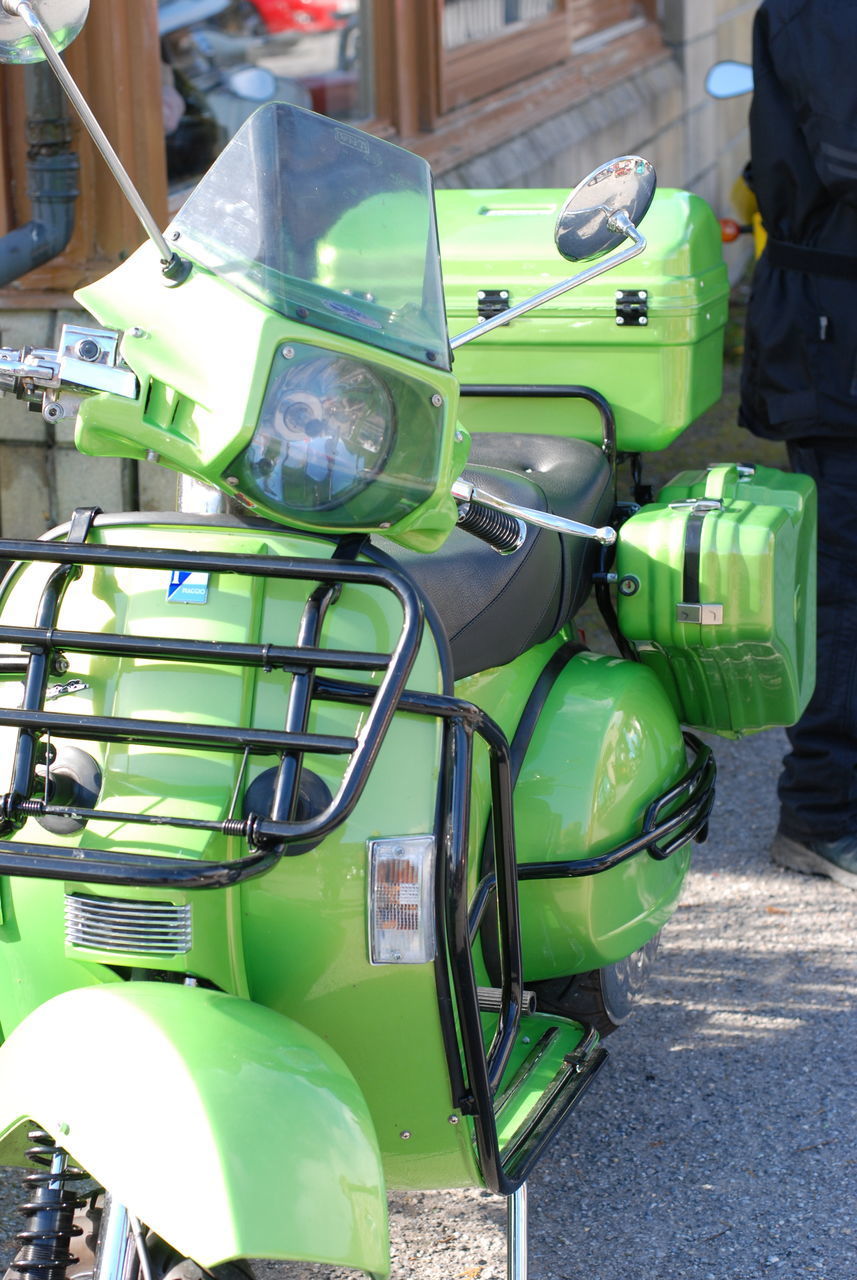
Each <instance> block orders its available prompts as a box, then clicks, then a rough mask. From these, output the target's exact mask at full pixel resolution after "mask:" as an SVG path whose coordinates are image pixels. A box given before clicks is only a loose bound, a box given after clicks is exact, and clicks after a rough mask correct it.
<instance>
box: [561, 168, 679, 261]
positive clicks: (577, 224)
mask: <svg viewBox="0 0 857 1280" xmlns="http://www.w3.org/2000/svg"><path fill="white" fill-rule="evenodd" d="M656 186H657V177H656V175H655V170H654V168H653V166H652V165H650V164H649V162H648V160H643V159H642V158H641V157H640V156H620V157H619V158H618V159H617V160H611V161H610V163H609V164H605V165H602V166H601V168H600V169H596V170H595V172H594V173H590V174H589V176H588V177H587V178H584V179H583V181H582V182H579V183H578V184H577V186H576V187H575V188H574V190H573V191H572V193H571V195H570V196H569V197H568V199H567V200H566V202H565V204H564V205H563V206H562V208H561V209H560V211H559V217H558V218H557V220H556V228H555V230H554V240H555V242H556V247H557V249H558V250H559V252H560V253H561V254H562V256H563V257H564V258H568V259H569V260H570V261H571V262H583V261H585V260H586V259H589V258H601V257H603V256H604V254H605V253H610V251H611V250H612V249H615V248H617V247H618V246H619V245H620V244H621V243H622V241H623V240H625V239H627V237H626V234H625V232H624V231H622V230H621V228H618V227H615V226H614V225H612V218H613V215H614V214H615V213H619V212H623V213H625V214H626V215H627V217H628V219H629V220H630V221H631V222H633V224H634V226H637V224H638V223H639V222H640V221H641V220H642V218H643V216H644V215H645V213H646V210H647V209H648V207H649V205H650V204H651V203H652V197H653V195H654V194H655V187H656Z"/></svg>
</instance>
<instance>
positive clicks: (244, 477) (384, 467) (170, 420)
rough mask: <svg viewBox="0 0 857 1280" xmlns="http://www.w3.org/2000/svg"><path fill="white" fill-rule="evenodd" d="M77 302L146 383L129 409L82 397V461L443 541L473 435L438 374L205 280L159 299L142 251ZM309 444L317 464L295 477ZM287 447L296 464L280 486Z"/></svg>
mask: <svg viewBox="0 0 857 1280" xmlns="http://www.w3.org/2000/svg"><path fill="white" fill-rule="evenodd" d="M77 296H78V297H79V298H80V300H81V301H82V302H83V304H84V305H85V306H86V307H87V309H88V310H89V311H90V312H91V313H92V314H93V315H94V316H95V317H96V319H97V320H98V321H99V323H100V324H102V325H105V326H107V327H111V328H115V329H124V330H125V336H124V338H123V341H122V346H121V352H122V356H123V358H124V360H125V361H126V363H127V364H128V365H129V366H130V367H131V368H132V369H133V370H134V373H135V374H136V375H137V378H138V380H139V382H140V395H139V397H138V398H137V399H136V400H124V401H123V400H120V399H119V398H118V397H115V396H111V395H106V394H99V395H95V396H92V397H89V398H88V399H86V400H84V401H83V403H82V404H81V406H80V409H79V413H78V419H77V424H76V430H75V443H76V445H77V447H78V449H79V450H80V451H81V452H82V453H88V454H94V455H97V456H104V457H124V458H138V459H148V460H150V461H157V462H158V463H160V464H161V465H162V466H166V467H169V468H171V469H172V470H174V471H179V472H181V473H183V474H186V475H190V476H193V477H195V478H196V479H199V480H202V481H204V482H206V483H208V484H212V485H215V486H217V487H218V488H221V489H223V490H225V491H226V492H227V493H231V494H233V495H234V496H236V497H237V498H238V499H239V500H241V501H243V502H244V503H246V505H247V506H248V508H249V509H250V510H252V511H253V512H254V513H255V514H258V515H262V516H267V517H269V518H270V519H272V520H276V521H278V522H280V523H281V524H285V525H289V526H292V527H295V528H301V529H308V530H312V531H319V532H320V531H322V530H323V531H325V532H331V533H351V532H358V531H366V532H372V531H373V530H383V531H384V533H385V536H387V537H390V538H392V539H393V540H394V541H397V542H399V543H401V544H402V545H403V546H408V547H412V548H414V549H415V550H420V551H432V550H434V549H435V548H436V547H438V546H440V544H441V543H442V542H443V541H444V540H445V538H446V537H447V536H448V535H449V533H450V531H451V530H452V528H453V527H454V525H455V521H456V514H457V513H456V506H455V502H454V500H453V498H452V496H451V494H450V488H451V486H452V483H453V481H454V480H455V479H456V478H457V477H458V476H459V475H460V474H461V471H462V470H463V468H464V465H465V462H466V458H467V452H468V437H467V434H466V432H462V431H460V430H459V429H457V421H456V418H457V409H458V383H457V380H456V379H455V377H454V375H453V374H452V373H450V372H449V371H448V370H446V369H443V368H437V367H433V366H431V365H428V364H422V363H419V362H417V361H415V360H410V359H407V358H406V357H404V356H402V355H397V354H395V353H392V352H387V351H381V350H379V349H378V348H377V347H373V346H371V345H370V344H369V343H368V342H359V341H357V340H355V339H354V338H352V337H350V336H349V337H345V336H340V335H337V334H333V333H329V332H324V331H321V330H319V329H315V328H313V327H312V326H311V325H309V324H301V323H299V322H298V321H295V320H290V319H288V318H286V317H283V316H281V315H277V314H276V313H274V312H272V311H271V310H270V309H269V308H268V307H266V306H264V305H263V304H262V303H260V302H258V301H256V300H255V299H252V298H250V297H248V296H247V295H246V294H243V293H241V292H240V291H238V290H237V289H235V287H234V286H233V285H232V284H230V283H229V282H228V281H226V280H223V279H219V278H218V277H216V276H214V275H212V274H211V273H209V272H207V271H205V270H202V269H200V268H194V270H193V272H192V274H191V276H190V278H189V279H188V280H186V281H185V283H184V284H182V286H181V287H180V288H178V289H167V288H165V286H164V284H163V280H162V277H161V275H160V270H159V265H158V261H157V254H156V253H155V251H154V250H153V249H152V247H151V246H150V245H148V244H147V245H143V246H142V247H141V248H140V249H138V250H137V252H136V253H134V254H133V255H132V256H131V257H130V258H129V259H128V260H127V262H124V263H123V264H122V265H121V266H120V267H118V268H117V269H116V270H114V271H112V272H111V273H110V274H109V275H107V276H105V277H103V278H102V279H101V280H99V281H97V282H96V283H95V284H92V285H89V286H87V287H86V288H85V289H83V290H80V292H79V293H78V295H77ZM132 325H133V327H131V326H132ZM278 415H279V416H278ZM301 423H303V426H302V427H301ZM302 431H303V432H304V434H303V436H302V434H301V432H302ZM302 439H303V441H304V444H303V446H301V444H300V442H301V440H302ZM311 440H314V441H315V442H316V443H315V444H314V446H313V449H314V461H315V466H314V468H313V467H311V468H310V469H309V470H307V472H306V474H304V475H303V476H302V475H301V473H300V469H299V467H298V465H297V461H296V459H297V455H298V454H299V452H300V448H301V447H303V448H304V453H305V458H306V459H308V458H309V454H310V448H309V442H310V441H311ZM324 441H326V442H327V443H326V446H325V447H323V442H324ZM284 442H285V443H288V444H291V445H293V446H295V448H293V450H292V453H293V461H294V464H295V465H294V466H293V467H291V468H290V475H289V476H288V480H289V483H288V484H287V485H286V486H285V487H284V486H283V485H282V484H280V487H279V488H277V487H276V485H275V484H274V481H273V480H272V476H273V472H274V468H275V467H277V466H280V464H281V463H282V461H283V456H282V455H283V453H284V447H283V446H284ZM325 448H326V449H327V451H328V452H325ZM337 453H338V456H339V467H338V469H335V468H334V462H333V459H334V458H335V456H336V454H337ZM266 467H267V469H268V475H267V476H265V475H264V474H263V473H264V471H265V468H266ZM323 468H326V470H327V482H326V487H325V484H324V483H322V480H321V471H322V469H323ZM343 477H346V478H347V483H346V482H345V481H344V480H343Z"/></svg>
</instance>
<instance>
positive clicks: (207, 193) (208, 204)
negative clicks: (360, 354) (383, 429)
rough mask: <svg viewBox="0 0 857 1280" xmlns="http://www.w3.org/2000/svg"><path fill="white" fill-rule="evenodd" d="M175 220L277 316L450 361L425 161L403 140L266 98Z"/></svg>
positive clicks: (196, 249)
mask: <svg viewBox="0 0 857 1280" xmlns="http://www.w3.org/2000/svg"><path fill="white" fill-rule="evenodd" d="M172 230H173V231H178V232H179V233H180V237H179V239H178V243H177V247H178V248H179V249H180V251H181V252H183V253H187V254H188V256H190V257H192V258H194V259H195V260H196V261H198V262H199V263H201V264H202V265H203V266H206V267H208V268H210V269H211V270H212V271H214V272H216V273H217V274H218V275H222V276H225V277H227V278H228V279H229V280H230V281H231V282H232V283H233V284H235V285H237V287H238V288H239V289H241V290H242V291H243V292H245V293H248V294H250V295H251V296H252V297H254V298H257V299H258V300H259V301H260V302H263V303H264V304H265V305H266V306H268V307H271V308H272V309H273V310H275V311H278V312H280V314H281V315H284V316H288V317H289V318H290V319H293V320H300V321H302V322H303V323H305V324H308V325H315V326H317V327H318V328H321V329H327V330H329V331H331V332H333V333H338V334H342V335H344V336H346V337H349V338H355V339H357V340H358V341H360V342H365V343H369V344H370V345H372V346H376V347H383V348H385V349H386V350H388V351H394V352H396V353H397V354H399V355H404V356H408V357H410V358H411V359H413V360H420V361H422V362H423V363H425V364H433V365H437V366H440V367H442V368H449V349H448V342H447V334H446V319H445V313H444V307H443V289H442V285H441V277H440V258H439V253H438V246H437V231H436V227H435V218H434V198H433V194H432V185H431V172H430V170H429V168H428V165H427V164H426V163H425V161H424V160H422V159H420V157H419V156H415V155H413V154H411V152H409V151H403V150H402V149H401V148H400V147H396V146H393V145H392V144H391V143H388V142H384V141H382V140H381V139H380V138H374V137H372V136H371V135H370V134H366V133H361V132H360V131H359V130H357V129H353V128H351V127H349V126H348V125H343V124H339V123H337V122H336V121H334V120H329V119H327V118H326V117H324V116H317V115H314V114H313V113H312V112H309V111H303V110H302V109H301V108H299V107H293V106H289V105H287V104H285V103H279V102H277V103H269V104H268V105H267V106H264V107H262V108H260V110H259V111H257V112H256V114H255V115H254V116H252V117H251V118H250V120H248V121H247V123H246V124H245V125H244V127H243V128H242V129H241V131H240V132H239V133H238V134H236V136H235V137H234V138H233V140H232V142H231V143H230V144H229V146H228V147H227V148H226V150H225V151H224V152H223V154H222V155H221V156H220V158H219V159H218V160H217V161H216V163H215V164H214V166H213V168H212V169H210V170H209V172H208V173H207V174H206V176H205V177H204V178H203V179H202V181H201V182H200V184H199V186H198V187H197V188H196V189H195V191H194V192H193V193H192V194H191V196H190V197H189V199H188V200H187V201H186V203H185V204H184V206H183V208H182V210H181V212H180V214H179V215H178V217H177V218H176V219H175V221H174V222H173V224H172Z"/></svg>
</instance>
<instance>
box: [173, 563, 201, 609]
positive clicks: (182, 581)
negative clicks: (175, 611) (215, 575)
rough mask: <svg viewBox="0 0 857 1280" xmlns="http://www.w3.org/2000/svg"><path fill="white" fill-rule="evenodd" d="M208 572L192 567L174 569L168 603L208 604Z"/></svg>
mask: <svg viewBox="0 0 857 1280" xmlns="http://www.w3.org/2000/svg"><path fill="white" fill-rule="evenodd" d="M207 602H208V574H207V573H197V572H195V571H194V570H191V569H173V571H172V573H171V574H170V585H169V586H168V587H167V604H206V603H207Z"/></svg>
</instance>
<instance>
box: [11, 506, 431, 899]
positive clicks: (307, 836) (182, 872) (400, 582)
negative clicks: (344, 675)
mask: <svg viewBox="0 0 857 1280" xmlns="http://www.w3.org/2000/svg"><path fill="white" fill-rule="evenodd" d="M94 516H95V512H89V511H86V512H84V511H80V512H76V513H75V516H74V518H73V519H72V523H71V527H70V529H69V536H68V541H66V542H42V541H38V542H25V541H4V542H3V543H2V544H0V556H2V557H3V558H5V559H11V560H14V561H16V562H45V563H48V564H50V565H55V566H56V568H55V569H54V570H53V571H52V572H51V574H50V576H49V578H48V580H47V583H46V584H45V586H44V589H43V591H42V595H41V598H40V599H39V601H38V603H37V606H36V608H35V610H34V613H35V619H34V625H32V626H7V625H0V644H3V645H15V644H16V645H19V646H21V650H22V651H21V653H20V654H12V655H10V656H7V657H5V658H0V674H3V673H5V674H6V675H10V674H20V675H21V676H23V679H24V693H23V697H22V701H21V706H20V707H19V708H17V709H6V708H0V728H13V729H17V731H18V734H17V743H16V747H15V754H14V762H13V766H12V775H11V778H10V780H9V784H8V790H7V791H6V793H5V794H4V795H2V797H0V835H2V836H4V837H6V836H8V835H9V834H10V833H11V832H12V831H14V830H16V829H17V828H19V827H21V826H22V825H23V823H24V822H25V821H26V820H27V818H29V817H33V816H35V817H41V816H49V817H51V818H59V819H63V818H69V819H79V820H83V821H90V820H107V821H111V822H121V823H126V822H127V823H136V824H140V825H143V826H145V825H147V824H148V825H155V826H158V827H163V826H168V827H174V828H187V829H192V830H203V831H211V832H219V833H221V834H223V835H226V836H232V837H237V838H239V839H243V840H245V841H246V842H247V845H248V852H247V854H246V855H245V856H243V857H240V858H236V859H235V860H233V861H229V862H205V861H202V860H200V859H197V858H190V857H170V856H159V855H156V854H139V853H128V852H123V851H117V850H110V851H108V850H104V849H97V848H85V847H74V846H68V845H49V844H45V845H43V844H33V843H30V842H26V841H17V840H8V839H0V875H19V876H20V875H23V876H37V877H41V878H45V879H62V880H70V881H83V882H86V883H89V884H113V885H119V884H122V885H136V886H141V887H150V888H166V887H169V888H184V889H207V888H221V887H224V886H226V885H232V884H236V883H238V882H240V881H242V880H246V879H248V878H249V877H251V876H257V875H261V874H262V873H263V872H265V871H267V870H268V869H269V868H270V867H271V866H272V865H273V864H274V863H275V862H277V861H278V860H279V858H280V857H282V856H284V855H288V854H289V852H290V848H289V846H290V845H298V846H299V847H298V848H295V849H294V850H293V852H302V851H304V849H305V848H306V842H307V841H312V843H313V844H315V843H317V842H318V841H319V840H320V839H322V837H323V836H325V835H326V834H327V833H328V832H330V831H331V830H333V828H335V827H336V826H338V825H339V824H340V823H341V822H343V821H344V820H345V818H347V816H348V815H349V814H350V813H351V811H352V810H353V808H354V806H355V805H356V803H357V801H358V799H359V797H360V794H361V792H362V790H363V787H364V785H365V783H366V780H367V778H368V776H369V773H370V771H371V768H372V765H373V763H374V761H375V757H376V756H377V753H378V750H379V748H380V746H381V743H382V741H383V739H384V736H385V734H386V732H387V729H388V727H389V725H390V722H391V720H392V718H393V715H394V713H395V711H396V708H397V707H398V705H399V700H400V697H401V695H402V693H403V691H404V688H405V684H406V681H407V678H408V675H409V673H410V670H411V668H412V666H413V663H414V660H415V658H416V655H417V651H418V648H419V644H420V640H421V637H422V630H423V607H422V603H421V601H420V599H419V596H418V594H417V592H416V591H415V589H414V588H413V586H412V585H411V584H410V582H409V581H408V580H407V579H406V578H405V577H404V576H403V575H402V574H400V573H399V572H397V571H396V570H395V569H394V568H390V567H387V566H385V565H377V564H369V563H362V562H356V561H354V560H351V559H345V558H342V559H339V558H337V556H339V555H343V556H345V555H347V554H348V547H347V546H346V544H344V543H343V544H340V547H339V548H338V549H336V550H335V551H334V554H333V558H332V559H328V560H323V559H303V558H291V557H281V556H274V555H267V556H261V555H255V554H251V555H247V554H244V555H242V554H235V553H230V552H217V553H208V552H188V551H182V550H178V549H157V550H149V549H144V548H138V547H120V546H115V545H114V546H109V545H97V544H88V543H86V542H85V541H84V539H85V538H86V536H87V534H88V532H89V530H90V528H91V525H92V521H93V519H94ZM350 545H353V544H350ZM84 566H100V567H108V568H133V569H143V570H145V569H150V570H158V571H161V572H162V573H172V572H173V571H175V570H179V571H188V572H193V573H203V574H205V573H207V574H239V575H246V576H250V577H265V578H275V579H277V578H279V579H287V580H292V581H302V582H307V583H310V584H312V589H311V590H310V592H309V594H308V597H307V600H306V604H305V605H304V608H303V612H302V614H301V618H300V623H299V625H298V628H297V635H296V637H295V638H294V643H292V644H289V645H279V644H276V645H275V644H237V643H221V642H219V641H203V640H187V639H172V638H163V637H159V636H140V637H138V636H131V635H126V634H107V633H103V632H88V631H76V630H75V631H72V630H65V629H63V628H61V627H59V626H58V619H59V614H60V607H61V604H62V599H63V596H64V594H65V591H66V588H67V587H68V585H69V584H70V583H71V582H72V581H73V580H74V579H75V578H76V577H78V576H79V574H80V571H81V569H82V568H83V567H84ZM347 584H361V585H364V586H371V587H377V588H379V589H381V590H386V591H389V592H391V593H392V594H393V595H394V596H395V597H396V599H397V601H398V603H399V605H400V606H401V609H402V623H401V630H400V631H399V634H398V638H397V639H396V642H395V644H394V645H393V646H392V648H391V650H390V652H389V653H387V652H383V653H374V652H368V651H367V652H362V651H351V650H348V651H345V650H339V649H328V648H324V647H321V644H320V640H321V631H322V625H323V622H324V616H325V613H326V611H327V609H328V607H329V605H330V604H331V603H332V602H333V601H334V600H335V599H336V598H337V596H338V594H339V592H340V590H341V588H342V587H343V586H344V585H347ZM68 653H77V654H89V655H92V654H96V655H107V656H113V657H116V658H129V657H133V658H157V659H160V660H163V661H169V662H176V663H181V662H189V663H195V664H206V663H209V664H210V663H216V664H218V665H233V666H235V667H237V668H242V667H257V668H261V669H264V670H272V669H278V670H282V671H283V672H287V673H290V674H291V675H292V681H291V686H290V688H289V692H288V702H287V711H286V717H285V721H286V723H285V727H284V729H282V730H268V729H258V728H253V727H249V726H243V727H242V726H235V725H211V724H194V723H190V724H188V723H174V722H171V721H158V720H136V719H135V720H131V719H125V718H121V717H115V716H100V715H87V714H82V713H81V714H66V713H63V712H57V711H47V710H45V701H46V699H47V700H49V699H50V698H51V689H50V682H51V680H52V679H54V678H55V677H56V674H57V673H58V672H64V671H65V670H66V669H67V667H68V663H67V660H66V657H65V655H66V654H68ZM319 668H324V669H326V670H334V671H342V672H363V673H366V672H370V671H377V672H379V673H382V674H381V679H380V681H379V683H378V685H377V688H375V689H374V691H373V696H372V698H371V705H370V707H369V710H368V713H367V715H366V717H365V719H364V720H363V721H362V727H361V728H360V729H359V730H358V732H356V734H354V735H353V736H346V735H337V734H321V733H312V732H309V731H308V729H307V725H308V723H309V713H310V708H311V706H312V704H313V702H314V699H315V696H316V688H315V686H316V673H317V671H318V669H319ZM67 738H71V739H76V740H94V741H99V742H104V743H130V742H146V743H153V744H157V745H161V746H165V747H173V748H181V747H191V748H194V749H198V750H200V751H217V752H233V753H241V754H242V756H243V764H242V776H243V769H244V767H246V763H247V761H248V759H249V757H250V756H252V755H254V754H262V755H271V754H276V755H279V757H280V765H279V769H278V776H277V782H276V786H275V788H274V794H275V797H276V799H275V801H274V802H273V804H272V812H271V813H269V814H266V815H265V814H254V813H251V814H249V815H248V816H247V817H244V818H236V817H232V816H231V815H230V816H229V817H227V818H224V819H222V820H219V821H218V820H204V819H192V818H187V817H182V816H181V815H180V814H175V815H161V814H157V815H155V814H143V813H133V812H124V811H115V810H107V809H105V808H101V809H99V808H97V807H87V806H86V805H81V804H73V805H57V804H50V803H48V802H47V801H46V800H45V799H42V798H39V796H38V795H37V796H35V797H34V795H33V792H34V790H37V789H40V785H41V784H40V780H39V779H38V778H37V774H36V765H37V753H38V748H39V745H40V743H41V742H42V741H43V740H44V741H45V742H47V743H48V744H50V742H52V741H53V740H54V739H67ZM305 753H313V754H320V755H335V756H346V757H348V762H347V765H346V768H345V772H344V775H343V778H342V781H341V783H340V785H339V788H338V789H337V792H336V794H335V795H334V796H333V797H332V799H331V800H330V803H329V804H327V805H326V807H325V808H324V809H323V810H322V811H321V812H319V813H316V814H315V815H313V816H312V817H309V818H305V819H303V820H297V819H295V818H289V817H288V815H289V814H291V813H293V812H294V803H295V800H296V797H297V794H298V788H299V785H300V776H301V768H302V761H303V755H304V754H305ZM46 792H47V787H46ZM235 799H236V797H233V804H234V803H235ZM81 825H82V823H81Z"/></svg>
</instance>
